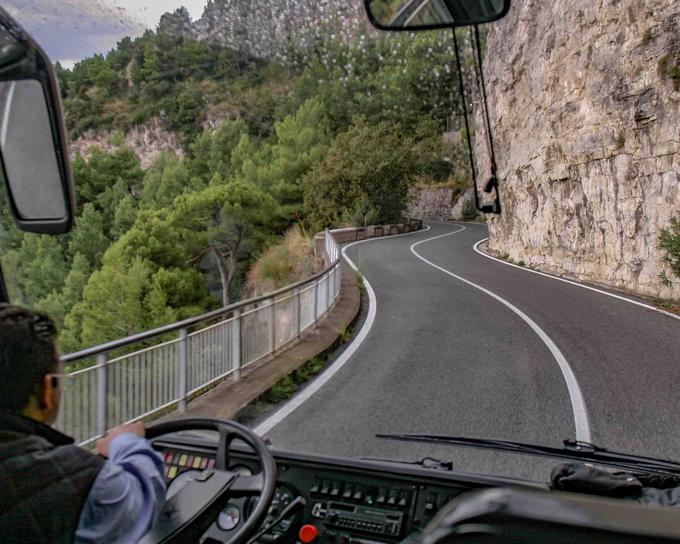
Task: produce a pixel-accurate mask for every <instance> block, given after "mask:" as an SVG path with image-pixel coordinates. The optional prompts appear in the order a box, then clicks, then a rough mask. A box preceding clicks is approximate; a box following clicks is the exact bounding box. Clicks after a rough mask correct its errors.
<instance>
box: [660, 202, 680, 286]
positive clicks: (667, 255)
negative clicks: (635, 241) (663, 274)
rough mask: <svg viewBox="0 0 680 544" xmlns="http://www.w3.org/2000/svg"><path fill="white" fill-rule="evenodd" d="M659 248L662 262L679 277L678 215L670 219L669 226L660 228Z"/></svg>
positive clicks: (679, 236)
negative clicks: (661, 252)
mask: <svg viewBox="0 0 680 544" xmlns="http://www.w3.org/2000/svg"><path fill="white" fill-rule="evenodd" d="M659 249H661V251H663V252H664V256H663V260H664V262H665V263H666V264H667V265H668V266H669V267H670V269H671V270H672V271H673V274H675V275H676V276H677V277H679V278H680V215H676V216H675V217H673V218H672V219H671V224H670V227H669V228H667V229H661V233H660V234H659Z"/></svg>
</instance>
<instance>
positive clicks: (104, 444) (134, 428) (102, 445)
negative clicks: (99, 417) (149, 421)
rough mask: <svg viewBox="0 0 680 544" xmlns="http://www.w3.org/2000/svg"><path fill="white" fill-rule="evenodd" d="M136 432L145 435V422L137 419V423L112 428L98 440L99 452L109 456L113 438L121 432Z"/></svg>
mask: <svg viewBox="0 0 680 544" xmlns="http://www.w3.org/2000/svg"><path fill="white" fill-rule="evenodd" d="M125 433H134V434H136V435H137V436H141V437H144V435H146V429H145V428H144V422H142V421H137V422H136V423H126V424H125V425H118V426H116V427H114V428H113V429H111V430H110V431H109V432H108V433H106V436H104V438H100V439H99V440H97V453H99V455H102V456H104V457H108V456H109V444H110V443H111V440H113V439H114V438H116V437H117V436H118V435H119V434H125Z"/></svg>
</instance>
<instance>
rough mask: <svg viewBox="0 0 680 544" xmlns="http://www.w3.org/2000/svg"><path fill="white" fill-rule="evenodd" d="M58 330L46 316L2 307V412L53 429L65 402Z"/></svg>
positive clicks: (0, 380) (0, 307)
mask: <svg viewBox="0 0 680 544" xmlns="http://www.w3.org/2000/svg"><path fill="white" fill-rule="evenodd" d="M56 333H57V331H56V328H55V327H54V323H52V320H51V319H50V318H49V317H47V316H46V315H44V314H41V313H38V312H33V311H31V310H27V309H26V308H20V307H19V306H12V305H10V304H0V412H4V413H10V414H15V415H19V414H23V415H25V416H28V417H31V418H33V419H36V420H38V421H41V422H43V423H47V424H48V425H51V424H52V423H54V420H55V419H56V417H57V412H58V411H59V401H60V400H61V389H60V381H61V380H60V378H58V377H57V376H53V374H59V373H60V372H61V371H62V369H61V364H60V363H59V357H58V355H57V347H56V343H55V339H56Z"/></svg>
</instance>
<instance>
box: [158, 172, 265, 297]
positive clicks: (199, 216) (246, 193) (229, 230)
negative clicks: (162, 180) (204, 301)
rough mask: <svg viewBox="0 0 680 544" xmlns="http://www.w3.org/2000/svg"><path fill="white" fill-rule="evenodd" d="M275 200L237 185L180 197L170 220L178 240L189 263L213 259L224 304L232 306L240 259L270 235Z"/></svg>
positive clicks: (244, 186)
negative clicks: (185, 252) (235, 278)
mask: <svg viewBox="0 0 680 544" xmlns="http://www.w3.org/2000/svg"><path fill="white" fill-rule="evenodd" d="M275 206H276V204H275V202H274V201H273V199H272V198H271V197H270V196H269V195H267V194H266V193H263V192H261V191H259V190H257V189H256V188H254V187H251V186H248V185H245V184H242V183H238V182H234V183H230V184H228V185H220V186H215V187H209V188H208V189H205V190H204V191H201V192H198V193H191V194H188V195H183V196H181V197H179V198H178V199H177V200H176V201H175V203H174V205H173V209H172V212H171V214H170V216H169V224H170V225H171V228H172V230H173V231H175V232H176V233H177V239H178V241H180V243H182V244H183V245H184V246H185V247H186V248H187V250H189V251H190V253H189V254H188V255H187V259H186V261H187V262H188V263H192V264H196V265H198V264H200V263H201V262H202V260H203V257H204V256H206V255H208V256H210V257H212V259H213V262H214V265H215V266H216V267H217V270H218V273H219V277H220V282H221V285H222V304H223V305H225V306H226V305H227V304H229V300H230V288H231V284H232V281H233V279H234V277H235V276H236V274H237V272H238V264H239V257H240V256H241V255H242V253H243V252H244V251H246V250H247V247H246V246H247V245H256V246H261V245H262V244H263V242H264V241H266V239H267V237H268V232H270V222H271V217H272V214H273V211H274V209H275Z"/></svg>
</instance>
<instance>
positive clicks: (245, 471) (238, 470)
mask: <svg viewBox="0 0 680 544" xmlns="http://www.w3.org/2000/svg"><path fill="white" fill-rule="evenodd" d="M229 470H231V471H232V472H234V473H235V474H238V475H239V476H252V475H253V471H252V470H250V467H247V466H246V465H234V466H232V467H229Z"/></svg>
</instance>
